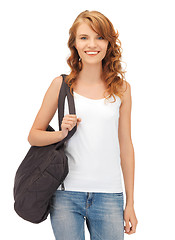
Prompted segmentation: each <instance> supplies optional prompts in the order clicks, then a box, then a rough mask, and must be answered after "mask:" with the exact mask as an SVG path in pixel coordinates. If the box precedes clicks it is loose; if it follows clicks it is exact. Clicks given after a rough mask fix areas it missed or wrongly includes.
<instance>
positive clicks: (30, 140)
mask: <svg viewBox="0 0 175 240" xmlns="http://www.w3.org/2000/svg"><path fill="white" fill-rule="evenodd" d="M31 135H32V134H31V131H30V132H29V135H28V138H27V140H28V142H29V143H30V145H31V146H33V143H32V136H31Z"/></svg>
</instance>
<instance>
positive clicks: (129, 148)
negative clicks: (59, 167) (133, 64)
mask: <svg viewBox="0 0 175 240" xmlns="http://www.w3.org/2000/svg"><path fill="white" fill-rule="evenodd" d="M125 82H126V81H125ZM126 83H127V82H126ZM119 142H120V157H121V168H122V172H123V177H124V183H125V191H126V204H127V205H133V204H134V169H135V160H134V148H133V144H132V140H131V87H130V84H129V83H127V90H126V91H125V93H124V95H123V98H122V104H121V106H120V117H119Z"/></svg>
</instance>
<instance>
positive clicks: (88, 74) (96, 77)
mask: <svg viewBox="0 0 175 240" xmlns="http://www.w3.org/2000/svg"><path fill="white" fill-rule="evenodd" d="M78 79H81V80H80V81H81V83H83V84H85V85H92V84H101V83H102V82H103V69H102V62H99V63H97V64H87V63H86V64H83V67H82V70H81V71H80V73H79V75H78Z"/></svg>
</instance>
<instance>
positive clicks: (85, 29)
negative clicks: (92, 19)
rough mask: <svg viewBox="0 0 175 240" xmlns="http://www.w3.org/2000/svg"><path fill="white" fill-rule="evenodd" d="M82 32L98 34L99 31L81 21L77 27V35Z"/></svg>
mask: <svg viewBox="0 0 175 240" xmlns="http://www.w3.org/2000/svg"><path fill="white" fill-rule="evenodd" d="M80 34H87V35H88V34H94V35H97V33H96V32H95V31H94V30H93V29H92V28H91V27H90V26H89V25H88V24H87V23H84V22H83V23H80V25H79V26H78V28H77V35H80Z"/></svg>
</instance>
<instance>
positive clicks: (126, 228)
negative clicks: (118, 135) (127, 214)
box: [125, 219, 130, 232]
mask: <svg viewBox="0 0 175 240" xmlns="http://www.w3.org/2000/svg"><path fill="white" fill-rule="evenodd" d="M125 223H126V226H125V230H126V232H129V231H130V225H129V219H126V220H125Z"/></svg>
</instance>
